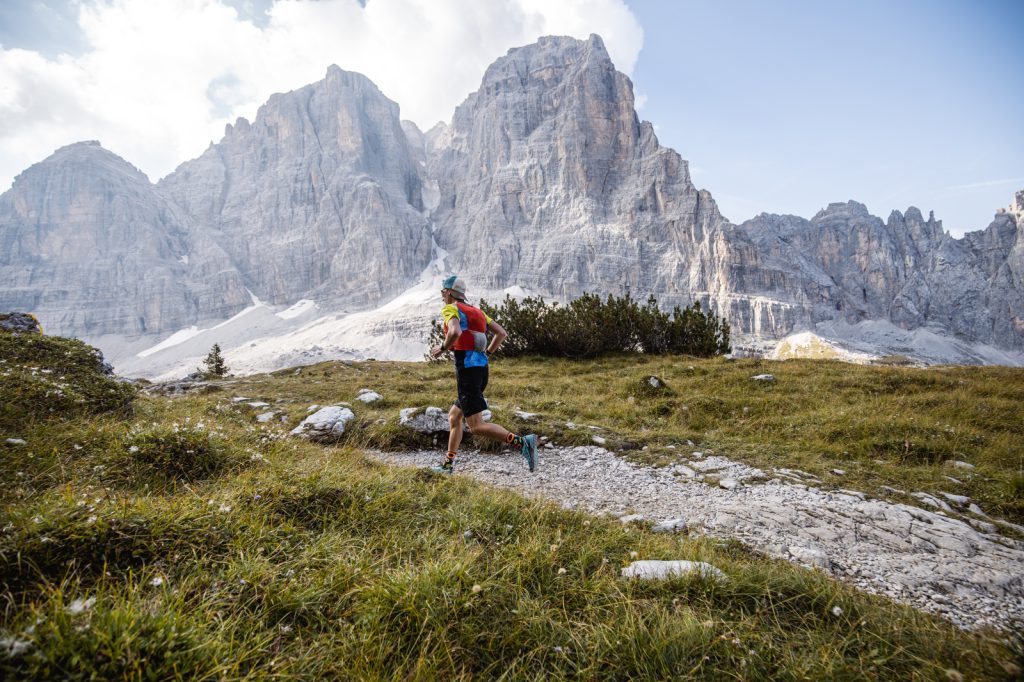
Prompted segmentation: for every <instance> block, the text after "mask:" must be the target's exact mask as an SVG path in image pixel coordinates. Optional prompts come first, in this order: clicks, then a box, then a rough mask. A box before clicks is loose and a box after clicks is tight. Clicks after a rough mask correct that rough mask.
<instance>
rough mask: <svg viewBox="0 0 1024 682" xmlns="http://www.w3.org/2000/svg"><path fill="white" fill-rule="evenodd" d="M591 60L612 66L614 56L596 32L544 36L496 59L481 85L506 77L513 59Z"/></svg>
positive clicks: (552, 62)
mask: <svg viewBox="0 0 1024 682" xmlns="http://www.w3.org/2000/svg"><path fill="white" fill-rule="evenodd" d="M590 59H596V60H598V61H600V62H607V63H608V64H609V65H611V57H609V56H608V50H606V49H605V46H604V41H603V40H602V39H601V36H599V35H597V34H596V33H593V34H591V35H590V38H588V39H587V40H580V39H579V38H573V37H572V36H541V37H540V38H538V39H537V41H536V42H534V43H530V44H529V45H522V46H520V47H513V48H511V49H510V50H509V51H508V52H506V53H505V56H503V57H499V58H498V59H496V60H495V61H494V62H493V63H492V64H491V65H490V66H488V67H487V71H485V72H484V77H483V79H482V81H481V84H487V83H489V82H491V81H493V80H500V79H502V78H503V77H504V76H503V74H505V73H506V71H507V68H508V63H509V61H521V60H525V61H526V62H527V63H528V64H530V65H533V64H534V62H537V61H541V62H543V63H544V65H545V66H553V65H569V64H575V63H581V62H585V61H588V60H590Z"/></svg>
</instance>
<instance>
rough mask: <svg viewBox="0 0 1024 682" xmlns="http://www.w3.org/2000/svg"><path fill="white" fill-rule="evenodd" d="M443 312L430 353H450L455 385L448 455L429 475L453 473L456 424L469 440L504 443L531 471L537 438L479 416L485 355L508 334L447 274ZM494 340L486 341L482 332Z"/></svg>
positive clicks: (482, 403) (482, 404) (484, 383)
mask: <svg viewBox="0 0 1024 682" xmlns="http://www.w3.org/2000/svg"><path fill="white" fill-rule="evenodd" d="M441 298H442V299H443V300H444V304H445V305H444V308H442V309H441V316H442V317H443V318H444V334H445V336H444V341H442V342H441V345H440V346H435V347H434V348H432V349H431V350H430V355H431V357H434V358H438V357H440V356H441V354H442V353H444V352H445V351H447V350H454V351H455V382H456V385H457V387H458V398H456V399H455V403H454V404H453V405H452V409H451V410H449V412H448V425H449V427H450V429H451V430H450V431H449V432H448V456H447V457H445V459H444V461H443V462H441V464H439V465H438V466H436V467H434V470H435V471H438V472H441V473H446V474H450V473H452V471H454V469H455V453H456V452H457V451H458V449H459V444H460V443H461V442H462V422H463V420H465V422H466V424H468V425H469V432H470V433H472V434H473V435H474V436H485V437H487V438H491V439H493V440H499V441H503V442H505V443H508V444H509V445H511V446H512V447H513V448H516V449H518V450H519V452H520V453H521V454H522V455H523V459H525V460H526V464H527V466H529V467H530V471H533V470H534V469H536V467H537V437H536V436H534V435H532V434H531V435H529V436H517V435H516V434H514V433H512V432H510V431H507V430H505V429H504V428H502V427H500V426H498V425H497V424H488V423H487V422H485V421H484V420H483V415H481V414H480V413H481V412H483V411H484V410H486V409H487V401H486V400H484V389H485V388H487V356H488V355H490V354H491V353H493V352H494V351H496V350H498V346H500V345H501V342H502V341H504V340H505V337H506V336H508V333H507V332H506V331H505V330H504V328H502V326H501V325H500V324H498V323H497V322H495V321H494V320H492V319H491V318H490V317H488V316H487V315H486V314H485V313H484V312H483V311H482V310H480V309H479V308H474V307H473V306H471V305H469V304H468V303H466V283H465V282H463V281H462V280H461V279H459V277H458V276H456V275H452V276H451V277H448V278H447V279H445V280H444V282H442V283H441ZM488 331H490V332H491V333H492V334H493V335H494V336H493V337H492V338H491V343H490V345H488V343H487V332H488Z"/></svg>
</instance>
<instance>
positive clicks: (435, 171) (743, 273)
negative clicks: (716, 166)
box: [0, 36, 1024, 350]
mask: <svg viewBox="0 0 1024 682" xmlns="http://www.w3.org/2000/svg"><path fill="white" fill-rule="evenodd" d="M78 144H84V145H86V146H87V147H90V148H92V147H96V148H98V149H102V147H99V146H98V143H93V142H90V143H78ZM74 146H75V145H70V147H74ZM66 149H68V148H67V147H65V148H62V150H66ZM104 152H105V150H104ZM60 153H61V150H58V152H55V154H54V155H51V157H48V159H47V160H44V161H43V162H41V164H46V163H47V162H48V161H50V160H51V159H54V157H56V156H57V155H58V154H60ZM105 153H106V154H110V156H112V157H114V158H117V159H119V157H116V155H113V154H112V153H110V152H105ZM104 158H107V157H104ZM120 161H121V162H122V163H123V164H124V165H125V168H124V169H122V171H123V173H122V174H123V175H124V177H125V178H127V177H128V176H129V175H130V173H129V172H128V170H127V168H131V169H133V170H134V171H135V172H136V173H138V174H139V175H141V178H142V179H144V180H145V182H144V183H143V182H142V181H141V180H140V179H139V178H136V179H135V180H133V181H129V180H124V179H123V178H122V180H123V181H121V180H116V181H115V180H114V179H112V178H108V181H107V182H106V184H105V185H102V186H97V187H95V188H94V191H93V194H92V195H90V196H91V197H92V199H90V200H89V201H92V202H93V204H97V205H106V206H108V209H109V206H110V205H114V204H116V203H117V202H116V201H115V198H114V197H116V196H118V193H119V192H126V191H127V189H125V186H126V185H125V183H128V185H130V188H131V190H132V192H134V194H131V193H130V194H129V195H130V196H134V197H136V201H135V204H137V206H136V208H137V209H138V210H139V211H141V212H142V213H141V215H142V216H143V217H144V219H142V220H135V223H138V224H142V225H146V226H148V228H147V229H146V230H144V232H145V234H146V235H148V238H149V239H150V241H151V242H153V244H159V243H163V242H161V240H164V241H167V240H170V241H171V242H174V240H175V239H177V240H178V241H177V242H174V243H176V244H178V246H176V247H175V248H173V249H169V250H168V249H167V248H164V250H163V251H161V250H160V248H158V246H152V245H151V246H150V247H148V249H149V250H148V251H147V250H145V249H143V250H142V252H140V251H139V250H138V249H135V250H134V251H133V250H132V249H130V248H127V246H125V248H124V249H122V251H123V253H122V251H117V250H116V249H115V252H116V253H115V255H116V257H117V258H119V259H120V261H119V262H122V263H128V262H132V263H134V264H135V265H134V266H133V267H137V268H138V271H136V270H132V268H131V267H129V268H128V270H129V271H131V272H141V273H145V274H139V275H138V277H139V278H140V280H139V281H143V282H149V281H150V280H153V279H158V281H159V282H160V284H159V286H157V285H146V286H135V288H134V289H132V287H131V286H130V285H131V284H132V282H130V281H128V280H127V279H124V278H123V277H122V279H121V280H116V278H115V282H116V286H115V287H113V288H112V289H109V290H105V289H103V287H98V286H86V287H85V288H84V289H83V288H82V287H78V288H79V289H81V291H79V293H78V294H77V295H76V296H77V297H76V296H71V295H65V296H64V300H65V303H63V304H59V303H55V302H54V301H53V296H52V295H51V297H50V298H49V299H48V298H47V296H48V295H50V294H47V291H49V290H50V289H52V288H53V287H52V286H51V284H52V283H53V282H54V281H55V280H54V278H55V277H57V274H56V273H57V272H58V271H60V268H61V267H64V266H65V265H66V263H65V262H64V260H67V257H66V256H61V255H60V254H59V253H57V254H53V253H49V252H43V251H38V252H32V251H31V250H30V251H29V252H26V251H25V249H24V246H23V244H24V243H25V240H26V235H29V234H31V233H32V232H33V231H38V230H39V229H41V228H40V226H39V224H38V223H39V221H38V220H37V219H36V218H33V217H32V216H30V215H28V214H27V213H25V212H24V211H22V212H20V213H19V211H18V208H17V207H18V205H19V202H20V204H25V203H26V201H28V202H29V203H31V201H29V200H30V199H31V198H32V197H31V196H30V195H32V196H35V195H33V194H32V193H33V192H35V193H37V194H39V196H38V197H35V199H33V200H34V201H36V202H39V201H56V202H57V203H60V200H61V199H62V197H61V196H58V197H56V198H55V199H46V197H45V195H46V192H47V191H48V187H49V185H48V184H47V183H46V182H42V183H35V184H33V183H31V182H28V184H26V182H27V180H26V179H25V177H23V176H26V174H29V176H30V177H31V176H33V174H32V173H30V172H29V171H31V170H32V169H31V168H30V169H28V170H26V171H25V172H23V173H22V174H21V175H19V176H18V179H16V181H15V185H14V187H12V189H11V190H9V191H8V192H6V193H4V194H3V195H0V285H2V287H3V288H0V307H8V308H20V309H32V310H34V311H36V312H38V313H39V314H40V317H41V318H42V319H43V321H44V323H45V324H47V328H48V329H49V330H52V331H56V332H58V333H67V334H71V335H78V336H85V337H87V338H99V337H107V336H112V335H113V336H117V335H120V336H123V337H125V338H127V339H130V338H133V337H140V336H143V335H151V336H162V337H166V335H167V334H168V333H170V332H177V331H179V330H182V329H184V328H187V327H189V326H195V325H197V324H202V323H203V321H204V320H208V321H215V320H223V319H225V318H227V317H230V316H232V315H235V314H237V313H239V312H241V311H242V310H243V309H245V308H247V307H248V306H250V305H252V301H253V300H257V301H263V302H265V303H266V304H267V305H271V306H288V305H292V304H294V303H296V302H297V301H300V300H307V299H311V300H315V301H316V303H317V305H319V306H320V307H321V309H322V310H323V311H324V312H327V313H339V314H340V313H347V312H354V311H358V310H367V309H373V308H374V307H378V306H380V305H381V304H383V303H384V302H386V301H388V300H391V299H392V298H394V297H396V296H399V295H400V294H402V292H403V291H406V290H408V289H409V287H410V286H414V285H415V286H419V285H416V282H418V281H420V280H421V278H422V277H423V275H424V273H425V272H427V271H428V270H430V269H431V268H434V269H437V268H442V267H443V268H444V269H446V270H448V271H457V272H459V273H460V274H461V275H463V276H464V277H466V278H467V279H468V280H469V281H470V282H471V286H472V287H473V290H474V291H475V292H477V293H481V292H482V293H486V294H488V295H490V294H492V293H493V292H497V291H505V290H516V291H520V290H521V291H524V292H529V293H533V294H537V295H543V296H546V297H549V298H551V297H553V298H563V299H565V298H571V297H574V296H577V295H579V294H581V293H583V292H584V291H592V292H597V293H614V294H623V293H630V294H632V295H634V296H636V297H642V298H643V297H646V296H647V295H654V296H656V297H657V298H658V300H659V302H661V303H663V304H665V305H673V304H686V303H689V302H690V301H692V300H700V301H702V302H703V303H704V304H706V305H712V306H714V307H715V308H717V311H718V312H719V313H720V314H721V315H723V316H724V317H726V319H728V320H729V322H730V324H731V325H732V326H733V330H734V337H735V338H736V339H737V340H738V341H739V342H740V345H746V346H749V347H761V348H767V347H769V346H770V345H771V344H772V343H773V342H774V341H775V340H778V339H781V338H784V337H785V336H787V335H789V334H793V333H797V332H803V331H814V330H815V329H817V328H818V327H820V326H821V325H829V324H833V323H835V324H839V325H840V326H841V325H857V324H859V323H861V322H865V321H870V320H876V321H884V322H886V323H888V324H891V325H893V326H894V327H895V328H902V329H905V330H906V331H908V332H912V331H913V330H915V329H925V328H927V329H934V330H938V331H940V332H942V333H948V334H949V335H950V336H956V337H958V338H960V339H963V340H965V341H970V342H978V343H984V344H989V345H992V346H997V347H1002V348H1006V349H1011V350H1020V349H1024V298H1022V292H1024V279H1022V277H1024V236H1022V234H1021V230H1020V229H1019V221H1020V217H1021V215H1022V211H1021V208H1020V206H1021V204H1024V199H1022V198H1021V195H1018V196H1017V197H1015V199H1014V202H1015V203H1013V204H1011V206H1010V208H1009V209H1004V210H1002V211H1001V212H999V213H997V214H996V216H995V218H994V220H993V222H992V223H991V224H990V225H989V226H988V227H986V228H984V229H981V230H978V231H976V232H971V233H968V234H967V235H965V236H964V237H962V238H960V239H954V238H953V237H952V236H951V235H949V234H948V233H947V232H945V231H944V230H943V229H942V226H941V221H938V220H936V219H935V218H934V215H933V214H929V218H928V219H927V220H925V219H924V217H923V215H922V213H921V211H920V210H919V209H917V208H915V207H909V208H908V209H907V210H906V211H905V212H900V211H897V210H894V211H892V212H891V213H890V215H889V218H888V219H887V220H885V221H883V220H882V219H881V218H879V217H876V216H873V215H871V214H870V213H869V212H868V210H867V207H866V206H864V205H863V204H861V203H858V202H856V201H853V200H850V201H847V202H834V203H831V204H828V205H827V206H826V207H825V208H824V209H822V210H821V211H819V212H818V213H817V214H816V215H815V216H814V217H812V218H811V219H805V218H801V217H799V216H785V215H782V216H780V215H774V214H766V213H762V214H759V215H758V216H755V217H754V218H752V219H750V220H748V221H745V222H743V223H741V224H739V225H735V224H732V223H730V222H729V221H727V220H726V219H725V218H724V217H723V216H722V215H721V213H720V212H719V211H718V208H717V205H716V204H715V201H714V198H713V196H712V195H711V193H710V192H708V191H707V190H703V189H698V188H697V187H696V186H695V185H694V184H693V182H692V179H691V177H690V174H689V165H688V162H687V161H686V160H684V159H682V157H681V156H680V155H679V154H678V153H677V152H675V151H674V150H672V149H670V148H667V147H662V146H661V145H660V144H659V142H658V140H657V136H656V135H655V133H654V130H653V126H652V125H651V124H650V123H649V122H646V121H641V120H640V119H639V117H638V116H637V115H636V112H635V109H634V106H633V91H632V83H631V82H630V81H629V79H628V78H627V77H626V76H625V75H624V74H622V73H620V72H618V71H617V70H615V68H614V65H613V64H612V63H611V60H610V58H609V57H608V54H607V51H606V50H605V48H604V44H603V41H602V40H601V39H600V37H598V36H591V37H590V38H589V39H588V40H576V39H573V38H565V37H543V38H541V39H540V40H538V41H537V42H536V43H534V44H531V45H527V46H523V47H519V48H513V49H512V50H509V51H508V52H507V53H506V55H504V56H503V57H500V58H498V59H497V60H495V62H494V63H492V64H491V66H489V67H488V69H487V70H486V72H485V75H484V77H483V78H482V80H481V85H480V88H478V90H476V91H475V92H473V93H470V95H468V96H467V98H466V99H465V100H464V102H463V103H462V104H460V105H459V107H457V108H456V110H455V112H454V114H453V117H452V120H451V121H450V122H448V123H444V122H440V123H438V124H436V125H435V126H433V127H432V128H431V129H430V130H428V131H426V132H423V131H421V130H420V129H419V128H418V127H417V126H416V125H415V124H412V123H411V122H409V121H402V120H401V117H400V109H399V106H398V104H396V103H395V102H393V101H391V100H389V99H388V98H387V97H386V96H384V95H383V94H382V93H381V92H380V90H379V89H378V88H377V87H376V85H374V84H373V83H372V81H370V80H369V79H367V78H366V77H365V76H362V75H360V74H356V73H352V72H346V71H343V70H342V69H340V68H339V67H337V66H336V65H332V66H330V67H329V68H328V69H327V73H326V75H325V78H324V79H323V80H321V81H318V82H316V83H312V84H309V85H306V86H303V87H301V88H298V89H297V90H293V91H290V92H287V93H278V94H275V95H273V96H271V97H270V98H269V99H268V101H267V102H266V103H265V104H264V105H263V106H261V107H260V109H259V111H258V112H257V115H256V117H255V119H254V121H253V122H251V123H250V122H249V121H248V120H246V119H244V118H239V119H237V120H236V122H235V124H228V125H227V126H226V127H225V135H224V137H223V138H222V139H221V140H220V142H217V143H212V144H211V145H210V147H209V148H208V149H207V150H206V151H205V152H204V153H203V154H201V155H200V156H199V157H197V158H196V159H193V160H190V161H186V162H184V163H183V164H181V165H180V166H179V167H178V168H177V169H176V170H175V171H174V172H173V173H171V174H170V175H168V176H167V177H165V178H163V179H161V180H160V181H159V182H157V183H155V184H154V183H150V182H149V181H148V179H147V178H145V176H144V174H141V171H138V169H135V168H134V166H131V164H130V163H128V162H127V161H124V160H120ZM104 163H109V159H107V160H106V161H105V162H104ZM102 165H103V164H102V163H101V164H99V166H101V167H102ZM37 166H40V164H36V165H34V166H33V167H32V168H36V167H37ZM115 175H116V174H115ZM118 177H121V176H118ZM63 198H64V199H67V197H63ZM81 201H83V202H85V203H89V201H87V200H86V199H81ZM104 202H106V203H104ZM129 203H130V202H129ZM65 204H66V205H65V206H64V209H66V211H67V215H63V216H62V215H58V216H57V217H56V219H54V220H51V221H50V223H48V225H49V227H48V228H47V229H50V230H51V231H54V233H55V234H56V233H59V232H60V230H61V225H62V224H71V223H72V222H73V221H71V219H70V216H71V214H72V213H73V212H74V211H79V210H80V207H79V206H78V205H73V204H71V203H67V202H65ZM104 210H106V209H104ZM108 213H109V210H108ZM108 213H104V212H103V210H100V209H97V210H96V211H93V214H92V215H93V217H94V218H95V219H96V220H100V221H101V222H102V220H106V219H107V217H108ZM76 215H77V214H76ZM131 215H134V214H131ZM61 220H64V223H61ZM108 222H110V221H108ZM76 224H77V225H78V229H79V230H80V231H84V232H92V233H96V234H100V233H101V232H102V230H103V229H105V227H104V226H105V225H106V223H104V224H103V225H96V224H88V221H86V223H82V222H81V221H79V222H78V223H76ZM63 238H65V239H69V238H70V237H69V236H68V235H63ZM123 246H124V245H123ZM172 252H173V253H172ZM26 254H27V255H29V256H31V258H27V259H26V258H25V257H24V256H26ZM161 254H163V255H161ZM442 255H443V257H442ZM171 256H173V258H171ZM18 258H21V261H19V260H18ZM62 258H64V260H62ZM117 258H115V260H116V259H117ZM47 259H49V260H47ZM133 259H134V260H133ZM165 261H166V262H165ZM62 264H63V265H62ZM33 268H34V269H33ZM158 274H159V275H160V276H159V278H158V277H157V275H158ZM83 277H84V275H83V273H82V272H80V269H78V270H76V269H74V268H71V270H69V274H68V275H67V276H63V281H69V282H81V281H83ZM76 278H77V279H76ZM29 281H30V282H33V283H34V284H35V288H34V289H33V288H31V287H28V288H26V285H25V282H29ZM85 281H86V282H88V278H85ZM154 287H155V288H156V291H155V292H154ZM90 292H91V293H90ZM471 294H473V292H471ZM90 296H92V298H89V297H90ZM417 300H419V299H417ZM68 301H71V303H68ZM62 306H63V307H62ZM82 307H84V309H96V310H97V311H98V310H99V309H104V308H111V307H112V308H114V309H115V310H117V311H119V312H117V314H114V315H108V316H103V315H101V314H99V313H98V312H94V313H92V314H89V315H87V314H84V313H83V314H77V313H76V314H72V313H70V312H69V310H72V309H77V308H82ZM417 314H418V315H420V316H422V313H417ZM129 318H131V319H133V320H134V321H133V322H132V323H131V324H128V323H127V322H126V320H128V319H129ZM399 326H401V325H399ZM833 326H835V325H834V324H833Z"/></svg>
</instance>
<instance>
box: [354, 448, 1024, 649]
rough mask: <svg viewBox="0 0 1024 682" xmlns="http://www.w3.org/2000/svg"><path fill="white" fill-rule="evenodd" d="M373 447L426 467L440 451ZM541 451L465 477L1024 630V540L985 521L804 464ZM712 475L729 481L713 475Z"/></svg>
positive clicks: (965, 623) (483, 463)
mask: <svg viewBox="0 0 1024 682" xmlns="http://www.w3.org/2000/svg"><path fill="white" fill-rule="evenodd" d="M367 454H368V455H370V456H371V457H373V458H375V459H377V460H380V461H384V462H389V463H394V464H402V465H411V466H417V467H425V466H430V465H432V464H434V463H436V462H437V461H438V459H439V456H440V455H439V453H438V451H436V450H434V451H418V452H380V451H370V452H368V453H367ZM539 454H540V460H541V461H540V465H539V467H538V471H537V472H536V473H534V474H530V473H529V472H528V471H527V469H526V466H525V464H524V463H523V460H522V459H521V458H520V457H519V456H518V455H512V454H501V455H494V454H483V453H479V452H474V451H465V452H463V453H460V455H459V462H458V465H457V473H458V474H461V475H467V476H472V477H473V478H475V479H479V480H481V481H485V482H487V483H490V484H493V485H497V486H500V487H502V488H508V489H511V490H515V491H517V492H520V493H522V494H524V495H527V496H539V497H542V498H545V499H549V500H553V501H555V502H557V503H560V504H561V505H563V506H565V507H572V508H576V509H581V510H585V511H588V512H593V513H611V514H615V515H620V516H621V515H624V514H631V515H632V514H638V515H642V516H643V519H644V520H645V521H650V522H652V523H659V522H661V521H664V520H667V519H679V518H685V519H686V525H687V527H688V528H689V530H690V532H691V533H693V532H696V533H703V534H706V535H709V536H715V537H723V538H725V537H729V538H736V539H739V540H741V541H743V542H744V543H746V544H747V545H749V546H750V547H752V548H754V549H757V550H760V551H762V552H764V553H766V554H768V555H770V556H774V557H781V558H785V559H788V560H790V561H793V562H795V563H799V564H803V565H807V566H815V567H818V568H820V569H822V570H825V571H828V572H829V573H831V574H832V575H833V576H835V577H836V578H839V579H841V580H844V581H846V582H849V583H852V584H854V585H856V586H857V587H859V588H861V589H864V590H867V591H869V592H874V593H878V594H883V595H887V596H889V597H891V598H893V599H895V600H897V601H900V602H904V603H907V604H911V605H913V606H915V607H917V608H919V609H922V610H925V611H930V612H932V613H937V614H941V615H942V616H945V617H946V618H948V619H949V620H951V621H952V622H953V623H955V624H957V625H958V626H960V627H963V628H969V629H971V628H978V627H983V626H995V627H997V628H1001V629H1005V630H1009V631H1011V632H1014V631H1015V632H1021V631H1024V542H1019V541H1015V540H1012V539H1009V538H1007V537H1005V536H1002V535H999V534H998V533H997V532H996V527H995V526H994V525H993V524H992V523H990V522H989V521H984V520H982V519H981V518H971V519H970V523H968V522H965V521H964V520H960V519H958V518H954V517H953V515H947V514H945V513H943V512H938V513H936V512H931V511H927V510H924V509H920V508H918V507H913V506H909V505H905V504H894V503H891V502H885V501H881V500H874V499H868V498H866V496H864V495H863V494H862V493H858V492H855V491H840V492H836V491H827V490H822V489H819V488H815V487H813V486H810V485H805V484H804V483H801V482H798V481H800V480H806V478H804V479H802V478H801V476H802V472H794V471H789V470H779V471H776V472H772V473H766V472H764V471H761V470H759V469H754V468H752V467H748V466H746V465H744V464H741V463H738V462H734V461H731V460H729V459H727V458H724V457H718V456H704V455H702V454H701V453H694V454H693V455H692V460H691V461H689V462H687V463H685V464H676V465H673V466H670V467H663V468H655V467H649V466H644V465H640V464H634V463H632V462H628V461H626V460H623V459H621V458H619V457H617V456H615V455H614V454H613V453H611V452H609V451H607V450H605V449H603V448H600V447H594V446H584V447H571V448H561V447H544V448H541V450H540V453H539ZM705 475H708V476H714V477H716V478H718V479H719V480H718V482H713V483H708V482H706V480H705ZM803 476H806V475H803ZM765 479H771V480H768V481H767V482H764V480H765ZM759 481H760V482H759Z"/></svg>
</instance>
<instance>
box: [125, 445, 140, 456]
mask: <svg viewBox="0 0 1024 682" xmlns="http://www.w3.org/2000/svg"><path fill="white" fill-rule="evenodd" d="M138 451H139V446H138V445H133V446H131V447H130V448H128V452H131V453H133V454H134V453H136V452H138Z"/></svg>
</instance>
